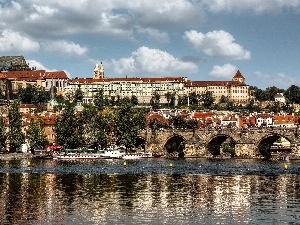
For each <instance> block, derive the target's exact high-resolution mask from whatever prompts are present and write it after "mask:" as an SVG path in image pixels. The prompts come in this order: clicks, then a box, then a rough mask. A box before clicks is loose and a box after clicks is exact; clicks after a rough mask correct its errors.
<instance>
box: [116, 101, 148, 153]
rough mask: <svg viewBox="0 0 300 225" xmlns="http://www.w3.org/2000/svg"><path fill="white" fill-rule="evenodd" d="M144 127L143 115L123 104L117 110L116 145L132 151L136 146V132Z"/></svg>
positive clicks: (129, 105) (130, 106) (139, 111)
mask: <svg viewBox="0 0 300 225" xmlns="http://www.w3.org/2000/svg"><path fill="white" fill-rule="evenodd" d="M144 127H145V113H144V112H143V111H142V110H139V109H136V108H133V107H132V105H131V104H128V103H124V104H122V105H121V106H120V107H119V108H118V110H117V121H116V131H115V134H116V137H117V139H118V143H119V144H121V145H124V146H126V148H127V149H130V150H131V149H132V148H134V147H135V144H136V137H137V135H138V131H139V130H140V129H143V128H144Z"/></svg>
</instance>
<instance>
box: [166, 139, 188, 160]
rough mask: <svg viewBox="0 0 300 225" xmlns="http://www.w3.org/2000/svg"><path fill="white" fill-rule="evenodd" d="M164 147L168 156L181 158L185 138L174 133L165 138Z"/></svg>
mask: <svg viewBox="0 0 300 225" xmlns="http://www.w3.org/2000/svg"><path fill="white" fill-rule="evenodd" d="M164 147H165V150H166V152H167V153H168V155H169V156H170V157H174V158H182V157H184V149H185V139H184V138H183V137H182V136H180V135H174V136H172V137H170V138H169V139H168V140H167V142H166V144H165V146H164Z"/></svg>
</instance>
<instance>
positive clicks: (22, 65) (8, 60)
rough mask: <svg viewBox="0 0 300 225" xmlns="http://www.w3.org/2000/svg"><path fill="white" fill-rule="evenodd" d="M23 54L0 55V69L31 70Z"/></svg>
mask: <svg viewBox="0 0 300 225" xmlns="http://www.w3.org/2000/svg"><path fill="white" fill-rule="evenodd" d="M31 69H34V68H30V67H29V64H27V63H26V60H25V58H24V56H0V71H13V70H14V71H17V70H31Z"/></svg>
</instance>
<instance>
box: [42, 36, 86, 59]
mask: <svg viewBox="0 0 300 225" xmlns="http://www.w3.org/2000/svg"><path fill="white" fill-rule="evenodd" d="M43 46H44V48H45V50H46V51H48V52H55V53H60V54H62V55H69V56H85V54H86V53H87V52H88V49H87V48H86V47H82V46H80V45H79V44H76V43H74V42H72V41H66V40H59V41H52V42H45V43H44V44H43Z"/></svg>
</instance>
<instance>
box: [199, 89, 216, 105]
mask: <svg viewBox="0 0 300 225" xmlns="http://www.w3.org/2000/svg"><path fill="white" fill-rule="evenodd" d="M201 100H202V102H203V106H204V107H206V108H209V107H211V105H212V104H213V103H214V98H213V95H212V92H211V91H205V93H204V94H202V95H201Z"/></svg>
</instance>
